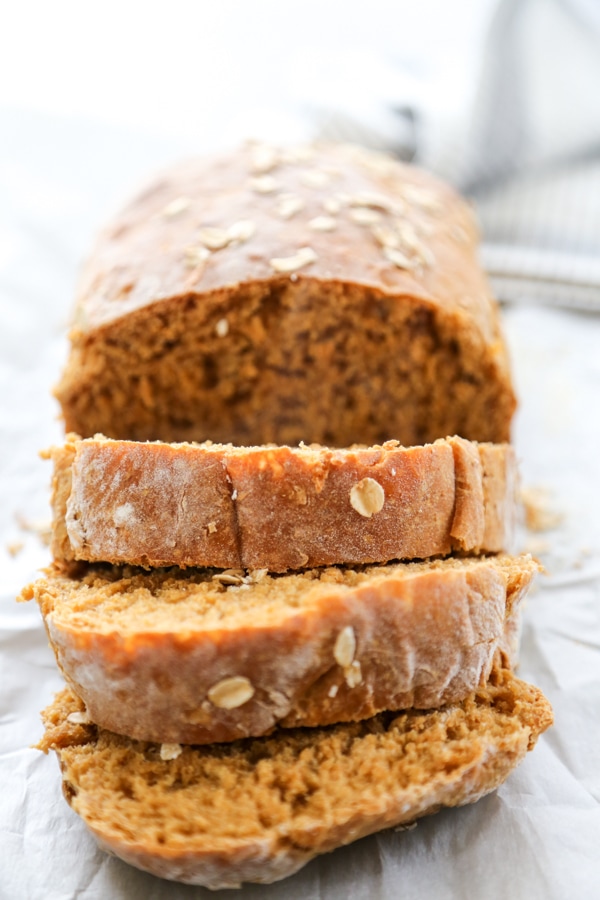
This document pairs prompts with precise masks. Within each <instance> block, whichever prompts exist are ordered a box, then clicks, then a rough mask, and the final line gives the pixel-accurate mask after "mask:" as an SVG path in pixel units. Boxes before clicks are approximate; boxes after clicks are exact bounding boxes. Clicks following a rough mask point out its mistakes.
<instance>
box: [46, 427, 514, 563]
mask: <svg viewBox="0 0 600 900" xmlns="http://www.w3.org/2000/svg"><path fill="white" fill-rule="evenodd" d="M49 453H50V455H51V456H52V458H53V460H54V468H55V471H54V479H53V497H52V505H53V512H54V524H53V540H52V551H53V554H54V557H55V559H57V560H63V561H65V562H68V561H71V560H74V559H75V560H87V561H89V562H110V563H117V564H122V563H130V564H132V565H142V566H148V567H149V566H170V565H178V566H181V567H183V566H217V567H220V568H239V567H243V568H250V569H263V568H265V569H268V570H269V571H272V572H284V571H286V570H287V569H298V568H302V567H313V566H323V565H332V564H338V563H342V564H346V565H351V564H363V563H373V562H387V561H389V560H391V559H425V558H427V557H431V556H446V555H448V554H449V553H451V552H453V551H459V552H461V553H471V554H479V553H482V552H483V553H496V552H499V551H501V550H506V549H510V544H511V540H512V532H513V526H514V510H515V488H516V477H515V456H514V451H513V449H512V447H510V446H509V445H507V444H473V443H470V442H468V441H465V440H463V439H461V438H456V437H454V438H448V439H447V440H439V441H436V443H435V444H427V445H425V446H423V447H411V448H404V447H400V446H398V444H397V442H395V441H390V442H389V443H387V444H385V445H384V446H382V447H370V448H357V449H352V450H331V449H328V448H324V447H315V446H311V447H295V448H290V447H254V448H239V447H232V446H223V445H219V444H208V445H197V444H160V443H146V444H144V443H134V442H127V441H111V440H106V439H104V438H101V437H95V438H92V439H88V440H84V441H81V440H77V439H76V438H75V436H73V435H71V436H70V437H69V438H68V439H67V441H66V443H65V444H64V445H62V446H60V447H54V448H52V450H51V451H49Z"/></svg>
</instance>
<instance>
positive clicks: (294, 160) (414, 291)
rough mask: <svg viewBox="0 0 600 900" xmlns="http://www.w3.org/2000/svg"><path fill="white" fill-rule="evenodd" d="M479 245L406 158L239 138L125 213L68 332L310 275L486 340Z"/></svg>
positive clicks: (489, 311) (487, 315)
mask: <svg viewBox="0 0 600 900" xmlns="http://www.w3.org/2000/svg"><path fill="white" fill-rule="evenodd" d="M476 244H477V228H476V225H475V222H474V217H473V215H472V212H471V209H470V207H469V206H468V204H467V203H466V202H465V201H463V200H462V199H461V198H460V197H459V196H458V195H457V194H456V193H455V192H454V191H453V190H452V189H451V188H449V187H448V186H446V185H444V184H443V183H441V182H439V181H438V180H437V179H435V178H433V177H432V176H431V175H429V174H427V173H425V172H423V171H421V170H419V169H417V168H415V167H413V166H407V165H404V164H402V163H400V162H398V161H396V160H394V159H392V158H390V157H388V156H386V155H383V154H380V153H375V152H372V151H368V150H366V149H364V148H360V147H357V146H352V145H331V144H315V145H310V146H306V147H300V148H288V149H276V148H274V147H270V146H265V145H264V144H257V143H247V144H246V145H245V146H243V147H242V148H241V149H239V150H237V151H235V152H232V153H230V154H229V155H220V156H218V157H214V158H205V159H197V160H191V161H189V162H186V163H183V164H180V165H179V166H177V167H174V168H171V169H169V170H167V171H165V172H164V173H163V174H162V175H161V176H160V177H158V179H156V180H155V181H154V182H153V183H152V184H150V185H149V186H148V187H147V188H146V189H145V190H143V191H142V192H141V193H140V194H138V196H137V197H135V198H134V199H133V200H132V201H131V202H130V203H129V204H128V205H127V206H126V207H125V209H123V211H122V212H121V213H120V214H119V215H118V216H117V218H116V219H115V220H114V221H113V222H112V224H111V225H109V227H108V228H106V229H105V231H104V232H103V233H102V234H101V236H100V238H99V240H98V242H97V245H96V247H95V249H94V252H93V255H92V257H91V259H90V262H89V264H88V265H87V267H86V268H85V269H84V272H83V274H82V278H81V282H80V287H79V291H78V308H77V317H76V327H77V330H79V331H81V332H88V331H91V330H93V329H96V328H99V327H102V326H103V325H106V324H108V323H110V322H113V321H115V320H117V319H120V318H122V317H124V316H127V315H129V314H130V313H133V312H135V311H137V310H140V309H142V308H144V307H147V306H149V305H151V304H154V303H159V302H160V301H163V300H166V299H169V298H173V297H174V296H177V295H186V294H205V293H213V292H218V291H220V290H225V289H230V288H232V287H234V286H236V285H241V284H244V283H250V282H257V281H258V282H260V281H270V280H273V279H278V280H281V279H284V280H289V279H291V280H292V281H296V280H306V279H308V280H313V281H323V282H332V281H334V282H344V283H353V284H357V285H363V286H367V287H370V288H372V289H374V290H376V291H377V292H381V293H383V294H386V295H402V296H412V297H415V298H418V299H420V300H422V301H424V302H426V303H430V304H432V305H434V306H442V307H446V308H447V309H448V311H456V312H457V313H461V312H462V313H465V314H466V315H467V316H468V317H469V318H471V319H472V320H473V321H474V322H475V323H476V325H477V327H478V329H479V331H480V334H481V336H482V338H483V339H484V340H485V341H486V342H493V341H494V340H495V339H496V338H497V337H498V335H497V333H496V328H495V323H496V318H495V309H494V301H493V299H492V297H491V295H490V292H489V287H488V285H487V282H486V280H485V278H484V276H483V274H482V273H481V272H480V270H479V269H478V267H477V266H474V265H473V257H474V249H475V247H476ZM157 250H158V252H157ZM224 327H225V326H224Z"/></svg>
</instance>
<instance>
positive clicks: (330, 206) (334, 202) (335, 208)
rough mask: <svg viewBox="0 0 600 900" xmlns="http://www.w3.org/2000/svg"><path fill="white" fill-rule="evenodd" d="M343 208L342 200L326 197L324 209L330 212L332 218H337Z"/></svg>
mask: <svg viewBox="0 0 600 900" xmlns="http://www.w3.org/2000/svg"><path fill="white" fill-rule="evenodd" d="M341 208H342V202H341V200H338V199H337V197H326V198H325V200H323V209H324V210H325V212H328V213H329V215H330V216H335V215H337V213H339V211H340V210H341Z"/></svg>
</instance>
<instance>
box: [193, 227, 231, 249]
mask: <svg viewBox="0 0 600 900" xmlns="http://www.w3.org/2000/svg"><path fill="white" fill-rule="evenodd" d="M198 237H199V239H200V242H201V243H202V244H204V246H205V247H208V249H209V250H222V249H223V247H226V246H227V244H229V243H230V241H231V237H230V235H229V231H228V230H227V229H226V228H201V229H200V232H199V234H198Z"/></svg>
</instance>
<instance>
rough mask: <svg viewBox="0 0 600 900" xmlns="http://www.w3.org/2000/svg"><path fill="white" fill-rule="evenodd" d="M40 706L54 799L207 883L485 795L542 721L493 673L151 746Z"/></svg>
mask: <svg viewBox="0 0 600 900" xmlns="http://www.w3.org/2000/svg"><path fill="white" fill-rule="evenodd" d="M80 712H81V704H80V702H79V701H78V700H77V698H76V697H74V696H73V695H72V694H70V692H68V691H65V692H63V694H62V695H59V696H58V697H57V699H56V701H55V703H54V704H53V705H52V706H51V707H50V708H49V709H48V710H46V712H45V713H44V719H45V722H46V728H47V731H46V736H45V738H44V740H43V741H42V742H41V744H40V746H41V748H42V749H44V750H46V751H47V750H49V749H54V750H56V752H57V755H58V757H59V760H60V765H61V769H62V773H63V788H64V793H65V797H66V798H67V800H68V802H69V803H70V804H71V805H72V806H73V808H74V810H75V811H76V812H77V813H78V814H79V815H80V816H81V817H82V818H83V820H84V822H85V823H86V825H87V826H88V828H89V829H90V830H91V831H92V833H93V834H94V836H95V837H96V839H97V840H98V842H99V844H100V846H101V847H103V848H104V849H107V850H110V851H111V852H114V853H116V854H117V855H118V856H120V857H121V858H122V859H124V860H125V861H127V862H129V863H131V864H132V865H135V866H138V867H139V868H142V869H145V870H146V871H149V872H152V873H153V874H155V875H159V876H161V877H163V878H169V879H173V880H178V881H184V882H187V883H190V884H203V885H206V886H208V887H211V888H221V887H232V886H239V885H240V884H241V883H242V882H244V881H254V882H258V883H269V882H271V881H276V880H278V879H280V878H283V877H285V876H287V875H290V874H292V873H293V872H295V871H297V870H298V869H299V868H300V867H301V866H302V865H304V864H305V863H306V862H308V860H309V859H311V858H312V857H314V856H315V855H317V854H318V853H324V852H327V851H330V850H333V849H335V848H336V847H338V846H341V845H344V844H348V843H350V842H352V841H354V840H357V839H358V838H360V837H363V836H364V835H367V834H371V833H373V832H375V831H378V830H380V829H382V828H388V827H391V826H394V825H399V824H401V823H405V822H411V821H413V820H414V819H416V818H417V817H419V816H422V815H426V814H428V813H430V812H435V811H437V810H438V809H439V808H440V807H441V806H449V807H452V806H460V805H463V804H465V803H471V802H474V801H476V800H478V799H479V798H480V797H481V796H483V795H484V794H486V793H488V792H489V791H492V790H494V788H496V787H497V786H498V785H499V784H500V783H501V782H502V781H504V780H505V778H506V777H507V775H508V774H509V773H510V771H511V770H512V769H513V768H514V767H515V766H516V765H517V764H518V763H519V762H520V761H521V759H522V758H523V757H524V755H525V753H526V752H527V750H529V749H532V748H533V746H534V745H535V742H536V740H537V738H538V736H539V735H540V734H541V733H542V732H543V731H545V729H546V728H548V727H549V725H550V724H551V723H552V711H551V708H550V705H549V704H548V702H547V701H546V699H545V698H544V697H543V695H542V694H541V692H540V691H538V690H537V689H536V688H534V687H532V686H530V685H527V684H525V683H524V682H521V681H518V680H517V679H515V678H514V676H512V675H511V674H510V673H509V672H507V671H502V670H495V671H494V672H493V674H492V676H491V678H490V681H489V683H488V684H487V685H486V686H485V687H482V688H481V689H480V690H479V691H478V692H477V693H476V694H474V695H471V696H470V697H469V698H467V699H465V700H464V701H463V703H461V704H460V705H456V706H450V707H446V708H444V709H440V710H435V711H433V712H429V713H422V712H417V711H414V710H410V711H408V712H406V713H403V714H401V715H397V716H393V715H392V714H387V715H385V714H384V715H382V716H378V717H375V718H374V719H369V720H367V721H365V722H361V723H358V724H353V725H338V726H334V727H332V728H329V729H302V730H297V731H291V732H280V731H277V732H276V733H275V734H274V735H273V736H271V737H268V738H262V739H259V740H248V741H240V742H237V743H235V744H231V745H229V746H228V747H226V748H223V747H219V746H213V747H207V748H193V747H184V748H182V749H181V753H180V755H179V756H178V757H177V758H175V759H171V760H168V761H165V760H161V758H160V755H159V748H158V747H157V746H156V745H152V744H146V743H141V742H134V741H130V740H129V739H127V738H121V737H118V736H116V735H113V734H111V733H110V732H108V731H104V730H103V729H96V727H95V726H85V725H79V724H75V723H74V722H72V721H69V717H72V716H73V713H75V714H76V715H75V718H76V717H77V713H80Z"/></svg>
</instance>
